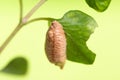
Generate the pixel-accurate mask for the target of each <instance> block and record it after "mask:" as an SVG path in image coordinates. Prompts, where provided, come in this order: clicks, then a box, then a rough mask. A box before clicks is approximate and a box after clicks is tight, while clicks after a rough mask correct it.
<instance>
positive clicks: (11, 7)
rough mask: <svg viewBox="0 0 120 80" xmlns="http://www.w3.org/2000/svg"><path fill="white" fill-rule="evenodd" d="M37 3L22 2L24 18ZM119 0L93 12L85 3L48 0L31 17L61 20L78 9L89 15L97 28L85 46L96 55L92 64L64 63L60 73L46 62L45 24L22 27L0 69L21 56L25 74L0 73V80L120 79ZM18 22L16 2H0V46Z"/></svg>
mask: <svg viewBox="0 0 120 80" xmlns="http://www.w3.org/2000/svg"><path fill="white" fill-rule="evenodd" d="M38 1H39V0H23V2H24V11H23V12H24V15H26V13H27V12H28V11H29V10H30V9H31V8H32V7H33V6H34V5H35V4H36V3H37V2H38ZM119 3H120V1H119V0H112V1H111V4H110V6H109V8H108V9H107V10H106V11H105V12H103V13H100V12H96V11H95V10H93V9H92V8H89V7H88V5H87V4H86V3H85V0H48V1H47V2H46V3H45V4H44V5H43V6H42V7H41V8H39V10H37V12H36V13H35V14H34V15H33V16H32V17H31V19H32V18H35V17H53V18H61V17H62V16H63V15H64V14H65V13H66V12H67V11H69V10H81V11H83V12H85V13H87V14H89V15H91V16H92V17H93V18H94V19H95V20H96V21H97V23H98V25H99V27H98V28H96V30H95V32H94V33H93V34H92V35H91V37H90V39H89V40H88V42H87V44H88V47H89V48H90V49H91V50H92V51H93V52H95V53H96V55H97V56H96V60H95V62H94V64H93V65H84V64H79V63H75V62H71V61H66V64H65V67H64V69H63V70H60V69H59V67H57V66H55V65H53V64H51V63H49V61H48V60H47V58H46V55H45V52H44V42H45V34H46V31H47V29H48V24H47V22H46V21H38V22H34V23H31V24H29V25H27V26H24V28H22V29H21V30H20V32H19V33H18V34H17V35H16V36H15V37H14V39H13V40H12V41H11V42H10V44H9V45H8V46H7V47H6V48H5V50H4V51H3V52H2V54H1V55H0V69H2V68H3V67H4V66H5V65H6V64H7V63H8V62H9V61H10V60H11V59H13V58H15V57H17V56H23V57H25V58H26V59H27V60H28V63H29V68H28V72H27V74H26V75H24V76H15V75H8V74H3V73H0V80H120V76H119V75H120V49H119V48H120V37H119V34H120V10H119V7H120V5H119ZM18 21H19V3H18V0H1V2H0V45H1V44H2V43H3V42H4V40H5V39H6V38H7V37H8V35H9V34H10V33H11V32H12V31H13V30H14V28H15V27H16V25H17V23H18Z"/></svg>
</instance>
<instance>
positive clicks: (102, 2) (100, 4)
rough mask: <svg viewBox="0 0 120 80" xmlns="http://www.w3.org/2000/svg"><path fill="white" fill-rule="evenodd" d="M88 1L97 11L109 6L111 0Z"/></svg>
mask: <svg viewBox="0 0 120 80" xmlns="http://www.w3.org/2000/svg"><path fill="white" fill-rule="evenodd" d="M86 2H87V4H88V5H89V6H90V7H91V8H93V9H95V10H96V11H99V12H103V11H105V10H106V9H107V8H108V6H109V4H110V2H111V0H86Z"/></svg>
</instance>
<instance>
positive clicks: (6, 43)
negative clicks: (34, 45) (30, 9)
mask: <svg viewBox="0 0 120 80" xmlns="http://www.w3.org/2000/svg"><path fill="white" fill-rule="evenodd" d="M21 27H22V25H21V24H18V26H17V27H16V28H15V29H14V31H13V32H12V33H11V34H10V36H9V37H8V38H7V39H6V41H5V42H4V43H3V44H2V46H1V47H0V53H2V51H3V50H4V49H5V47H6V46H7V45H8V43H9V42H10V41H11V40H12V38H13V37H14V36H15V35H16V34H17V32H18V31H19V30H20V29H21Z"/></svg>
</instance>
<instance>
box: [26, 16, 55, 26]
mask: <svg viewBox="0 0 120 80" xmlns="http://www.w3.org/2000/svg"><path fill="white" fill-rule="evenodd" d="M40 20H45V21H53V20H55V19H54V18H50V17H40V18H35V19H32V20H29V21H28V22H26V23H25V24H24V25H27V24H29V23H32V22H35V21H40Z"/></svg>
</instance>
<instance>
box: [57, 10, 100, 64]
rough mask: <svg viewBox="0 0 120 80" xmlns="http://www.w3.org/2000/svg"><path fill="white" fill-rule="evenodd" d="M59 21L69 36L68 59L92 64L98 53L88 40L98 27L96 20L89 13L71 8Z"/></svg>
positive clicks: (67, 36)
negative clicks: (89, 45) (89, 44)
mask: <svg viewBox="0 0 120 80" xmlns="http://www.w3.org/2000/svg"><path fill="white" fill-rule="evenodd" d="M56 20H57V21H59V22H60V23H61V24H62V25H63V28H64V30H65V34H66V38H67V59H68V60H70V61H74V62H79V63H84V64H92V63H93V62H94V60H95V57H96V55H95V54H94V53H93V52H92V51H91V50H89V49H88V47H87V45H86V41H87V40H88V39H89V37H90V35H91V34H92V33H93V32H94V29H95V27H97V26H98V25H97V23H96V21H95V20H94V19H93V18H92V17H90V16H89V15H87V14H85V13H83V12H81V11H78V10H71V11H69V12H67V13H66V14H65V15H64V16H63V17H62V18H61V19H56Z"/></svg>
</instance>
